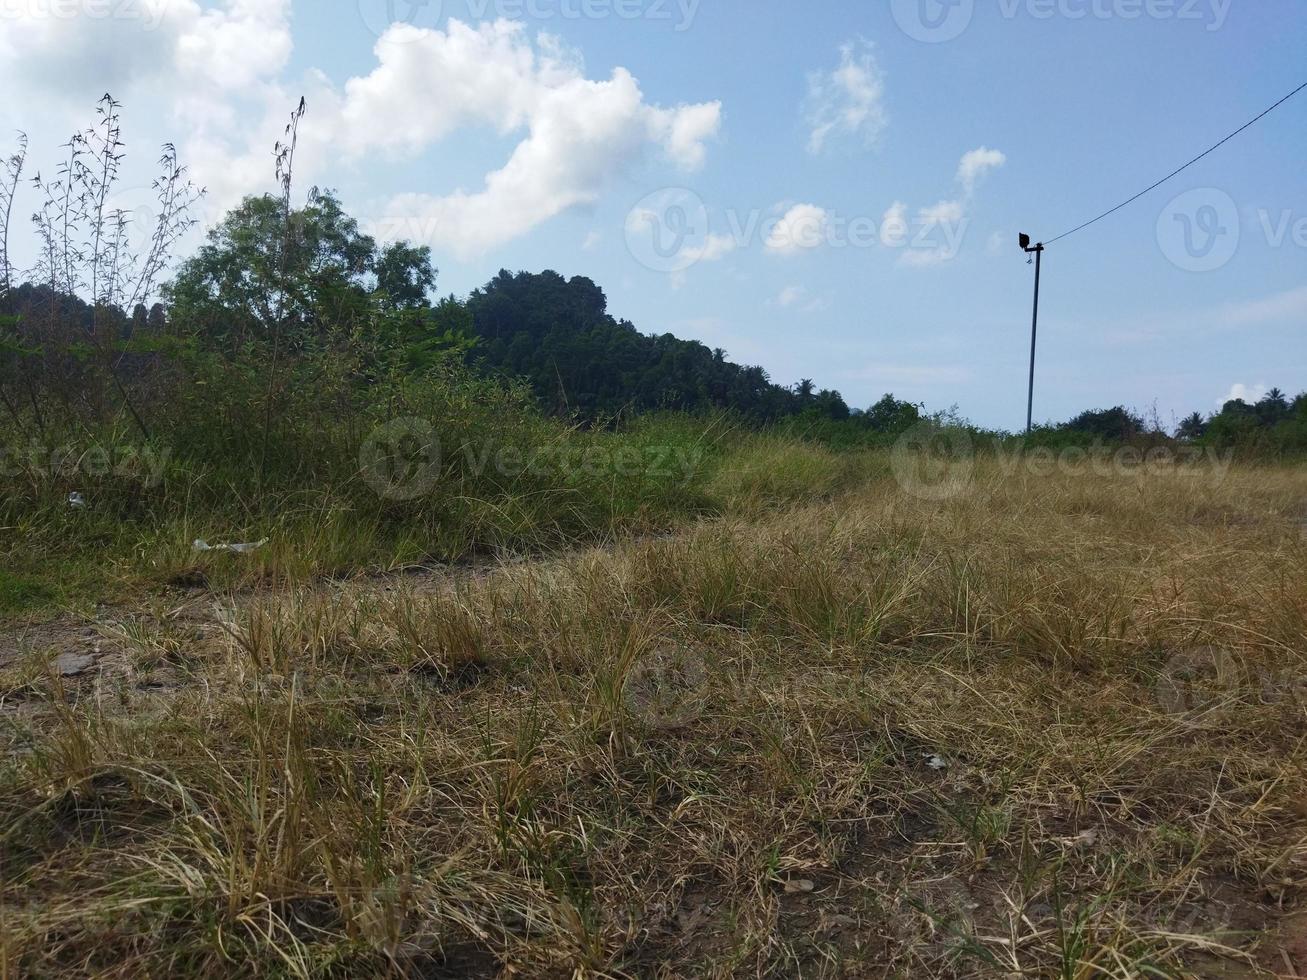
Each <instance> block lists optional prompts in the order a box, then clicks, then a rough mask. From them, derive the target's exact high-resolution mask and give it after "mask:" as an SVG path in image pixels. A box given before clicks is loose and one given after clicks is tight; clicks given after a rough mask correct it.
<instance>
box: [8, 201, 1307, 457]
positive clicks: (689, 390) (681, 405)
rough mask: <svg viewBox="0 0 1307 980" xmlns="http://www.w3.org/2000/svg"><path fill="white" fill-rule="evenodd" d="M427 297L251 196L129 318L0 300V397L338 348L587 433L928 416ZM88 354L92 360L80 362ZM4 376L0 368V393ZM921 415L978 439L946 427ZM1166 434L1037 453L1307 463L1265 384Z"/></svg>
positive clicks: (420, 254)
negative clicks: (483, 379) (475, 382)
mask: <svg viewBox="0 0 1307 980" xmlns="http://www.w3.org/2000/svg"><path fill="white" fill-rule="evenodd" d="M288 229H290V232H289V234H288ZM435 285H436V270H435V268H434V267H433V266H432V263H431V256H430V252H429V250H428V249H426V248H424V247H415V246H412V245H410V244H407V243H395V244H389V245H379V244H378V243H377V242H376V241H375V240H374V239H373V238H372V237H371V236H369V235H366V234H364V233H363V232H362V231H361V230H360V229H359V226H358V224H357V222H356V221H355V220H354V219H353V218H351V217H350V216H349V215H348V214H346V213H345V211H344V210H343V209H342V207H341V206H340V203H339V201H338V200H337V199H336V198H335V196H334V195H333V194H332V193H331V192H329V191H328V192H315V193H313V194H312V195H311V196H310V199H309V201H308V203H307V204H306V205H305V206H304V207H303V208H300V209H292V210H290V211H289V212H287V210H286V208H285V202H284V200H281V199H278V198H275V197H271V196H264V197H252V198H249V199H247V200H246V201H245V202H244V203H243V204H242V205H241V206H240V207H238V208H236V209H235V210H233V211H232V212H230V213H229V214H228V215H227V216H226V217H225V219H224V220H223V221H222V222H221V223H220V224H219V225H218V226H217V227H215V228H214V229H212V230H211V231H210V233H209V235H208V240H207V242H206V243H205V245H204V246H202V247H201V248H200V249H199V251H198V252H197V253H196V254H195V255H194V256H193V257H191V258H189V259H187V260H186V261H184V262H183V263H182V264H181V265H180V267H179V270H178V273H177V275H176V276H175V278H174V279H173V281H172V282H171V283H169V284H168V285H167V286H166V287H165V289H164V291H163V292H164V300H165V302H164V303H162V304H160V303H155V304H153V305H152V306H151V307H150V308H148V309H147V308H146V307H145V306H144V305H143V304H142V305H138V306H137V307H136V308H135V309H134V310H131V311H130V312H128V311H124V310H123V309H121V308H119V307H117V306H113V305H108V304H105V303H100V304H98V305H97V306H92V305H91V304H88V303H85V302H83V301H82V300H81V299H79V298H77V296H76V295H72V291H71V290H69V289H68V288H67V284H64V283H61V282H60V281H59V279H58V278H57V277H51V278H50V279H49V280H47V282H46V283H44V284H40V285H35V284H31V283H27V284H24V285H21V286H17V287H15V288H14V289H12V290H11V291H10V292H9V294H8V297H7V300H6V306H7V308H8V311H9V313H10V314H12V315H13V317H12V319H11V320H10V321H8V329H9V340H8V341H7V342H6V343H7V346H6V347H5V348H4V350H5V351H6V352H7V354H8V357H7V364H8V368H7V371H5V369H4V367H3V365H0V372H4V373H7V374H8V385H9V386H8V387H6V388H4V389H3V390H4V391H5V392H7V393H8V394H7V397H8V398H9V399H10V407H11V408H16V407H17V403H18V402H19V401H20V400H19V399H18V398H17V395H16V392H18V391H22V390H24V389H26V390H27V391H28V392H29V393H30V395H31V397H30V399H29V401H30V405H31V407H32V409H33V410H34V411H35V412H36V413H37V414H38V415H39V413H40V404H41V402H40V399H39V398H37V396H36V393H35V387H40V386H42V385H43V386H44V387H45V388H46V389H47V390H48V391H52V392H54V393H55V394H56V396H57V397H58V399H59V400H62V401H63V402H64V403H65V404H70V403H71V400H72V399H73V398H74V397H77V398H79V399H80V400H81V401H83V402H85V401H87V400H88V399H91V400H94V401H96V402H97V403H99V404H111V403H112V402H113V401H114V399H113V397H112V392H111V391H105V390H100V389H102V388H103V376H107V377H111V378H112V377H113V372H109V374H108V375H103V372H102V373H101V375H102V377H101V379H100V381H99V382H97V381H96V380H95V377H94V376H95V374H96V372H94V371H93V369H92V366H91V362H93V361H95V360H100V361H103V359H104V350H103V349H102V348H103V347H104V345H105V344H109V345H114V346H115V350H116V351H117V352H116V353H115V354H114V355H113V362H114V366H115V367H116V368H117V369H118V372H119V373H121V372H128V373H138V371H139V370H144V368H143V367H141V365H142V364H144V363H146V362H149V361H151V359H153V360H154V361H157V359H158V356H159V352H160V351H162V350H165V349H168V350H172V351H174V352H175V351H177V350H179V349H180V348H181V347H184V348H186V349H188V350H191V351H193V352H203V351H209V352H211V353H215V354H221V355H222V356H223V357H225V358H227V359H228V363H229V364H231V365H236V364H238V363H240V364H246V365H250V366H251V368H252V367H253V365H254V364H257V363H260V362H262V363H268V361H269V359H273V358H275V359H283V358H304V357H313V356H314V355H315V353H318V354H327V353H329V352H332V351H339V350H340V349H341V346H342V345H353V347H354V349H355V350H356V351H357V352H361V359H360V363H361V365H362V366H363V369H364V372H365V375H371V374H372V373H374V372H381V371H385V372H388V374H389V375H391V376H393V375H394V374H395V373H396V372H399V373H401V374H402V373H403V372H405V371H407V372H409V373H411V374H414V375H418V374H420V373H421V372H423V371H424V370H426V369H427V368H429V367H430V366H431V365H433V364H435V363H437V362H440V361H442V360H447V359H448V358H449V357H451V356H452V357H457V358H461V359H463V360H464V361H465V362H466V363H467V364H468V365H469V366H471V367H472V368H474V369H475V370H477V371H479V372H480V373H482V374H484V375H486V376H489V377H495V378H499V379H502V380H504V381H505V382H507V383H512V384H517V383H525V384H526V385H527V386H528V387H529V389H530V391H531V392H532V393H533V394H534V396H535V399H536V400H537V402H538V403H539V405H540V407H541V408H542V410H543V411H544V412H546V413H547V414H552V415H555V416H558V417H561V418H567V419H572V420H575V421H578V422H580V423H582V424H586V425H595V424H599V425H611V424H620V423H621V422H622V420H624V419H627V420H629V419H631V418H633V417H636V416H640V415H645V414H648V413H651V412H660V411H674V412H688V413H702V412H709V411H727V412H730V413H733V414H735V415H737V416H739V417H740V418H742V419H746V420H751V421H752V422H754V423H755V424H758V425H781V426H782V427H784V428H786V429H787V430H790V431H794V432H796V433H800V434H805V435H808V436H809V437H812V438H817V439H819V440H821V441H823V442H826V443H829V444H832V445H844V446H853V445H865V444H875V443H878V442H885V441H888V440H890V439H892V438H894V437H895V436H896V435H897V434H899V433H901V432H903V431H904V430H906V429H907V428H909V427H910V426H912V425H914V424H916V423H918V422H920V421H922V420H923V419H924V418H927V416H925V415H924V408H923V406H920V405H914V404H911V403H909V402H905V401H902V400H900V399H897V398H895V397H894V396H893V395H886V396H885V397H884V398H883V399H881V400H880V401H878V402H877V403H876V404H874V405H871V406H868V407H867V408H865V409H861V408H850V406H849V405H848V404H847V402H846V401H845V399H844V398H843V396H842V395H841V394H840V393H839V392H838V391H834V390H827V389H819V388H817V387H816V385H814V383H813V382H812V381H811V380H807V379H804V380H800V381H799V382H798V383H796V384H793V385H789V386H786V385H781V384H778V383H776V382H774V381H773V380H772V379H771V378H770V377H769V376H768V374H767V372H766V371H765V370H763V369H762V368H760V367H755V366H747V365H740V364H736V363H734V362H733V361H731V360H729V359H728V358H727V355H726V352H725V351H724V350H722V349H720V348H716V349H712V348H709V347H707V346H705V345H704V344H702V343H699V342H698V341H694V340H682V339H679V338H677V337H674V336H673V335H671V334H661V335H651V334H644V333H641V332H640V330H639V329H638V328H637V327H636V325H635V324H633V323H631V322H630V321H628V320H619V319H617V318H615V317H614V316H613V315H612V314H611V313H609V311H608V301H607V297H606V296H605V295H604V291H603V290H602V289H601V288H600V287H599V286H597V285H596V284H595V283H594V282H593V281H591V280H590V279H588V278H585V277H582V276H577V277H573V278H571V279H566V278H564V277H563V276H561V275H559V274H558V273H556V272H552V271H545V272H541V273H529V272H518V273H511V272H508V271H501V272H500V273H499V274H498V275H497V276H495V278H494V279H492V280H491V281H490V282H489V283H487V284H486V285H485V286H483V287H482V288H480V289H477V290H474V291H473V292H472V293H471V295H470V296H468V297H467V299H466V300H460V299H458V298H456V297H453V296H447V297H445V298H443V299H439V300H436V301H433V300H432V299H431V297H432V296H433V295H434V293H435ZM165 341H170V342H171V343H172V344H173V345H174V346H172V347H169V346H168V343H165ZM97 345H98V347H99V348H101V350H100V356H99V357H98V358H97V357H94V356H92V355H93V352H94V350H95V349H96V347H97ZM177 345H180V347H179V346H177ZM233 370H235V368H234V367H233ZM146 373H151V372H148V371H147V372H146ZM5 380H6V379H5V377H4V374H3V373H0V384H3V383H4V382H5ZM114 380H115V381H116V382H118V383H121V379H120V378H114ZM360 380H364V381H366V377H365V378H363V379H360ZM278 387H279V385H278ZM142 398H143V399H146V400H148V398H147V397H146V396H142ZM929 418H930V419H932V420H933V421H935V422H936V423H938V424H940V425H954V426H962V427H967V428H970V429H971V430H972V431H973V432H979V431H980V430H977V429H974V428H972V427H971V426H969V424H968V423H966V422H965V420H963V419H960V418H958V417H957V416H956V415H953V414H944V415H935V416H929ZM1170 428H1171V427H1169V426H1165V425H1163V424H1161V423H1160V422H1159V421H1158V420H1156V419H1153V420H1152V421H1148V420H1146V419H1145V418H1143V417H1142V416H1141V415H1140V414H1138V413H1137V412H1135V411H1132V410H1129V409H1127V408H1124V407H1116V408H1111V409H1106V410H1096V411H1087V412H1084V413H1082V414H1081V415H1079V416H1077V417H1076V418H1074V419H1071V420H1070V421H1068V422H1065V423H1063V424H1061V425H1049V426H1043V427H1041V428H1040V429H1039V430H1038V431H1037V432H1036V434H1035V441H1036V442H1037V443H1039V444H1044V445H1049V444H1082V443H1090V442H1094V441H1099V442H1108V443H1131V442H1140V441H1157V440H1171V439H1178V440H1182V441H1185V442H1191V443H1198V444H1205V445H1213V446H1218V447H1236V448H1242V449H1247V450H1249V451H1257V452H1267V453H1286V452H1292V453H1296V452H1302V451H1307V396H1304V395H1299V396H1298V397H1297V398H1296V399H1293V400H1292V401H1290V400H1289V398H1288V397H1286V396H1285V395H1284V394H1283V393H1282V392H1281V391H1280V390H1279V389H1275V390H1272V391H1271V392H1269V393H1268V394H1267V395H1266V396H1265V398H1263V399H1262V400H1261V401H1259V402H1258V403H1257V404H1255V405H1249V404H1246V403H1245V402H1242V401H1232V402H1230V403H1229V404H1227V405H1226V406H1225V407H1224V408H1223V409H1222V411H1220V412H1219V413H1216V414H1214V415H1212V416H1211V417H1209V418H1203V417H1202V416H1201V415H1198V414H1194V415H1191V416H1190V417H1188V418H1186V419H1184V420H1183V422H1181V423H1180V424H1179V426H1178V428H1176V429H1175V431H1174V432H1172V431H1170ZM986 434H987V435H989V436H996V437H1001V436H1002V435H1003V434H1002V433H986Z"/></svg>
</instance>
